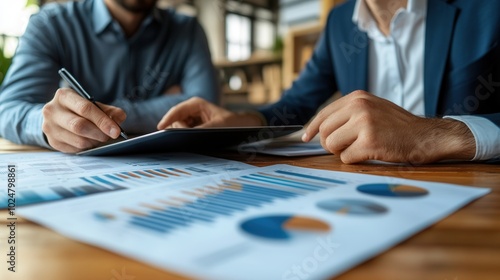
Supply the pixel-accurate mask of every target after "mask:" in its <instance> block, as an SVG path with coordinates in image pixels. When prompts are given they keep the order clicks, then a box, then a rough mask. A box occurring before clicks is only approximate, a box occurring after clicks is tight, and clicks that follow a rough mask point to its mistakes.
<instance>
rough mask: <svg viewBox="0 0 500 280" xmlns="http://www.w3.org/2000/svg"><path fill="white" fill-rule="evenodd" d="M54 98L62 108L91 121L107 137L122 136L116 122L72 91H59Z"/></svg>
mask: <svg viewBox="0 0 500 280" xmlns="http://www.w3.org/2000/svg"><path fill="white" fill-rule="evenodd" d="M54 98H56V99H57V100H58V101H59V103H60V104H61V106H62V107H65V108H67V109H68V110H70V111H72V112H73V113H75V114H77V115H79V116H81V117H82V118H85V119H87V120H89V121H90V122H91V123H93V124H94V125H95V126H96V127H97V128H99V130H100V131H102V132H103V133H104V134H106V135H107V136H109V137H111V138H113V139H115V138H117V137H118V136H119V135H120V128H119V127H118V124H116V122H115V121H113V120H112V119H110V118H109V116H108V115H107V114H106V113H105V112H103V111H101V109H99V108H98V107H97V106H96V105H95V104H93V103H92V102H90V101H88V100H86V99H84V98H83V97H81V96H79V95H78V94H76V93H75V92H73V91H72V90H69V89H66V90H58V91H57V92H56V96H55V97H54Z"/></svg>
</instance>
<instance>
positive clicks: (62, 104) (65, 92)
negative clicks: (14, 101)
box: [42, 89, 126, 153]
mask: <svg viewBox="0 0 500 280" xmlns="http://www.w3.org/2000/svg"><path fill="white" fill-rule="evenodd" d="M99 106H100V107H102V109H103V111H104V112H103V111H101V109H99V108H98V107H97V106H96V105H95V104H93V103H92V102H90V101H88V100H86V99H84V98H82V97H80V96H79V95H78V94H76V93H75V92H73V91H72V90H70V89H59V90H58V91H57V92H56V94H55V95H54V98H53V99H52V100H51V101H50V102H48V103H47V104H45V106H44V107H43V109H42V113H43V125H42V130H43V132H44V133H45V135H46V136H47V140H48V142H49V145H51V146H52V147H53V148H55V149H57V150H59V151H62V152H66V153H75V152H78V151H81V150H85V149H89V148H92V147H95V146H97V145H98V144H99V143H101V142H106V141H108V140H109V137H110V136H111V137H118V135H119V132H120V129H119V126H118V125H117V123H116V122H118V123H121V122H123V121H124V120H125V118H126V115H125V112H123V110H121V109H119V108H116V107H114V106H109V105H105V104H99ZM110 117H111V118H114V119H115V120H116V122H115V120H112V119H110ZM114 129H116V133H115V132H114V131H113V130H114Z"/></svg>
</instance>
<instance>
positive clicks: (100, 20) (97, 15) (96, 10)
mask: <svg viewBox="0 0 500 280" xmlns="http://www.w3.org/2000/svg"><path fill="white" fill-rule="evenodd" d="M92 19H93V23H94V32H95V33H96V34H99V33H101V32H103V31H104V30H105V29H106V28H107V27H108V25H110V24H111V23H112V22H113V17H112V16H111V14H110V13H109V10H108V7H106V4H104V0H94V5H93V7H92ZM162 20H163V18H162V16H161V11H160V9H158V8H156V7H155V8H154V9H153V11H152V13H151V14H150V15H148V16H147V17H146V18H145V19H144V20H143V22H142V24H141V26H142V27H145V26H148V25H149V24H151V23H152V22H158V23H161V22H162Z"/></svg>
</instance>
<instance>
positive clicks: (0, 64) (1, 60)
mask: <svg viewBox="0 0 500 280" xmlns="http://www.w3.org/2000/svg"><path fill="white" fill-rule="evenodd" d="M11 62H12V58H7V57H5V56H4V54H3V50H2V49H0V85H1V84H2V82H3V78H4V77H5V74H6V73H7V69H9V66H10V63H11Z"/></svg>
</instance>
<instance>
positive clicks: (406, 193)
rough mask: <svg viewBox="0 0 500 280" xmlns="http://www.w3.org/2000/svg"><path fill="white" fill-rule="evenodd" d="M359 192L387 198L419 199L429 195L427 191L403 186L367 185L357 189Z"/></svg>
mask: <svg viewBox="0 0 500 280" xmlns="http://www.w3.org/2000/svg"><path fill="white" fill-rule="evenodd" d="M357 190H358V191H359V192H362V193H366V194H371V195H377V196H387V197H418V196H424V195H427V194H429V192H428V191H427V190H426V189H423V188H420V187H415V186H409V185H401V184H366V185H361V186H359V187H358V188H357Z"/></svg>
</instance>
